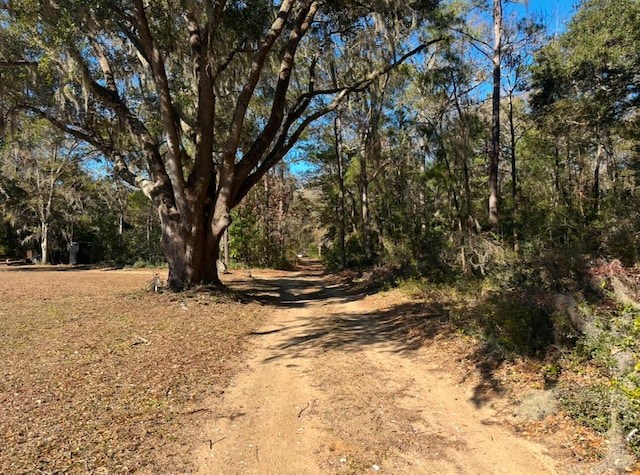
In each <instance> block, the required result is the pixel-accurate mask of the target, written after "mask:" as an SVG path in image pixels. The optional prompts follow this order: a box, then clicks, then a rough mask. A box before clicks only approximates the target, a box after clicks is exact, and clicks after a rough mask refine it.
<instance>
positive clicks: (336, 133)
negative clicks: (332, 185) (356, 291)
mask: <svg viewBox="0 0 640 475" xmlns="http://www.w3.org/2000/svg"><path fill="white" fill-rule="evenodd" d="M341 127H342V122H341V120H340V115H339V114H338V115H337V116H336V118H335V120H334V121H333V139H334V148H335V154H336V160H337V163H338V209H337V214H338V216H337V217H338V251H339V253H340V266H341V267H343V268H344V267H346V265H347V254H346V246H345V234H346V232H345V228H346V224H345V215H344V213H345V202H344V156H343V153H342V131H341Z"/></svg>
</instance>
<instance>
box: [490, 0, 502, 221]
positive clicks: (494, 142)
mask: <svg viewBox="0 0 640 475" xmlns="http://www.w3.org/2000/svg"><path fill="white" fill-rule="evenodd" d="M493 35H494V37H493V41H494V43H493V96H492V113H491V151H490V160H489V224H490V225H491V227H492V228H493V229H494V230H497V227H498V220H499V219H498V198H499V194H498V193H499V192H498V167H499V163H500V76H501V74H500V73H501V70H500V68H501V63H502V0H494V1H493Z"/></svg>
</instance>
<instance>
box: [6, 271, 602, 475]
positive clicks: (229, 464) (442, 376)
mask: <svg viewBox="0 0 640 475" xmlns="http://www.w3.org/2000/svg"><path fill="white" fill-rule="evenodd" d="M306 264H307V265H306V266H305V268H304V269H303V270H300V271H299V272H271V271H253V275H252V274H250V273H248V272H234V273H233V274H231V275H229V276H226V279H227V283H228V284H229V286H230V287H231V288H232V289H234V291H235V293H233V294H229V293H223V294H220V293H216V292H210V291H203V290H202V289H201V291H194V292H190V293H185V294H179V295H178V294H171V293H154V292H151V291H149V290H148V289H149V287H150V281H151V279H152V278H153V274H154V271H152V270H129V271H120V270H111V271H103V270H72V269H70V268H66V267H61V268H58V267H54V268H37V267H25V268H13V267H11V268H10V267H0V341H2V343H3V344H2V345H1V346H0V360H1V361H2V367H1V371H0V376H1V379H0V473H7V474H14V473H15V474H17V473H29V474H31V473H34V474H62V473H78V474H81V473H82V474H84V473H95V474H100V473H103V474H112V473H113V474H115V473H134V472H135V473H145V474H146V473H149V474H165V473H166V474H176V473H193V472H196V473H201V474H218V473H222V474H225V475H226V474H253V473H260V474H278V475H286V474H296V475H297V474H310V475H312V474H316V473H318V474H320V473H322V474H364V473H389V474H399V475H403V474H432V473H433V474H435V473H437V474H492V473H509V474H537V473H541V474H546V473H583V472H585V471H586V470H587V469H588V468H589V465H588V464H586V463H582V464H578V462H579V460H581V459H583V460H588V457H587V456H586V455H585V450H583V445H584V441H585V440H586V439H588V438H589V437H591V435H590V434H588V433H585V432H581V431H575V430H574V426H573V425H571V423H570V422H569V421H568V419H566V418H565V417H563V416H562V414H556V415H555V416H553V417H552V418H551V419H550V422H549V423H545V422H540V423H526V424H525V423H523V422H522V421H520V420H518V419H517V418H515V416H514V414H515V412H516V410H515V406H516V405H517V393H514V392H513V391H512V390H511V389H510V388H512V387H515V388H517V387H519V386H520V387H521V390H520V393H523V392H525V391H526V390H529V389H530V387H531V385H532V384H537V383H534V382H532V380H531V374H532V373H533V372H535V371H527V369H526V368H525V367H524V366H526V363H523V365H521V366H520V367H518V366H512V367H510V368H507V367H506V366H501V367H499V368H498V367H496V368H494V367H492V366H491V361H486V360H479V359H478V356H477V348H476V346H475V343H474V341H473V340H472V339H470V338H468V337H465V336H463V335H461V334H459V333H456V332H455V330H453V329H452V328H449V327H448V326H447V324H446V321H445V320H443V319H442V318H440V315H439V312H438V308H437V307H432V306H425V305H424V303H422V302H412V301H410V300H409V299H408V298H407V297H406V296H404V295H402V294H401V293H399V292H389V293H385V294H383V295H382V294H378V295H366V293H364V292H356V291H354V290H353V288H352V287H350V286H346V285H343V283H342V282H341V281H340V280H339V279H338V278H336V277H335V276H330V275H325V274H324V273H323V271H322V269H321V268H320V267H319V266H318V265H317V264H315V263H312V262H308V263H306ZM161 277H163V276H161ZM238 296H240V297H238ZM240 300H242V301H240ZM245 349H248V350H249V351H248V353H246V352H245ZM507 380H508V381H507ZM514 394H516V395H514ZM581 444H582V445H581ZM589 446H590V447H592V446H593V444H591V445H589Z"/></svg>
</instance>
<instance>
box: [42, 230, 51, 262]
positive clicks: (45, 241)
mask: <svg viewBox="0 0 640 475" xmlns="http://www.w3.org/2000/svg"><path fill="white" fill-rule="evenodd" d="M40 251H41V252H42V259H41V260H42V263H43V264H49V263H50V262H49V261H50V258H49V223H47V222H46V221H42V222H41V223H40Z"/></svg>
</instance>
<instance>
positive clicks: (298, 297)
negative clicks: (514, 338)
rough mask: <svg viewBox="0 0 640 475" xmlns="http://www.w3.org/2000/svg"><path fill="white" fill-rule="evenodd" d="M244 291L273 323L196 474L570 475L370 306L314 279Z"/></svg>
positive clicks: (221, 413) (287, 279) (311, 275)
mask: <svg viewBox="0 0 640 475" xmlns="http://www.w3.org/2000/svg"><path fill="white" fill-rule="evenodd" d="M247 289H253V290H252V292H253V293H254V295H256V296H257V298H259V299H263V300H264V302H265V307H264V308H265V312H269V317H268V322H267V324H266V325H265V327H264V328H262V329H261V330H260V331H259V332H256V334H255V335H254V340H255V346H254V348H253V350H252V354H251V355H250V357H249V359H248V361H247V364H246V368H245V369H244V370H243V371H241V372H240V374H239V375H238V376H237V377H236V379H235V380H234V382H233V383H232V384H231V385H230V387H228V388H227V389H226V391H225V394H224V397H223V399H222V401H219V402H218V403H216V407H215V408H214V413H215V414H216V417H215V420H214V422H213V423H212V424H211V425H210V426H209V427H207V428H206V430H205V433H204V434H202V439H203V440H204V441H205V443H204V444H203V446H204V447H203V448H202V449H201V450H200V451H199V452H198V453H197V454H196V455H197V464H198V466H199V470H198V473H201V474H224V475H228V474H273V475H276V474H277V475H285V474H296V475H297V474H309V475H313V474H332V473H336V474H340V473H345V474H360V473H388V474H399V475H405V474H407V475H408V474H456V475H457V474H503V473H504V474H554V473H567V472H570V470H567V469H566V467H567V466H568V465H566V464H565V463H564V462H563V461H561V460H554V458H553V457H552V456H551V455H550V454H549V453H547V451H546V449H545V448H544V447H542V446H541V445H538V444H535V443H533V442H531V441H528V440H524V439H520V438H518V437H516V435H515V434H514V433H513V432H512V431H511V430H510V429H509V428H508V427H506V426H505V425H503V424H502V423H501V420H500V418H499V414H498V413H499V411H496V410H494V409H491V408H489V407H488V405H485V406H483V407H477V406H476V405H475V404H474V403H473V402H472V398H473V394H472V391H469V390H467V389H465V388H464V387H462V386H459V385H458V384H456V381H454V379H453V377H452V376H451V375H449V374H448V373H446V371H444V370H443V369H442V368H441V367H440V366H439V365H438V364H437V362H434V355H433V354H432V353H430V352H429V349H428V348H422V349H415V348H412V349H411V351H409V349H408V347H407V344H406V342H402V341H394V340H393V339H391V338H388V336H389V335H385V327H383V326H381V323H380V322H379V318H380V315H382V313H381V310H380V309H379V308H377V306H376V304H375V302H374V301H373V299H363V298H362V296H354V295H349V294H348V293H347V292H346V291H345V290H344V289H341V288H339V286H337V285H335V284H332V282H331V281H330V280H329V279H328V278H325V277H323V276H322V274H321V272H320V270H319V269H318V268H315V269H314V270H313V271H307V272H302V273H263V274H260V273H258V275H257V276H255V278H254V279H253V280H252V281H251V282H249V283H248V287H247ZM384 323H385V324H387V323H388V322H386V321H385V322H384ZM451 357H454V356H451ZM571 472H573V473H578V471H577V470H571Z"/></svg>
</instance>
